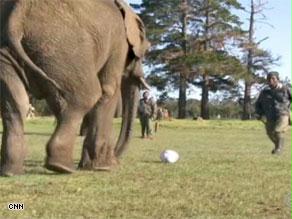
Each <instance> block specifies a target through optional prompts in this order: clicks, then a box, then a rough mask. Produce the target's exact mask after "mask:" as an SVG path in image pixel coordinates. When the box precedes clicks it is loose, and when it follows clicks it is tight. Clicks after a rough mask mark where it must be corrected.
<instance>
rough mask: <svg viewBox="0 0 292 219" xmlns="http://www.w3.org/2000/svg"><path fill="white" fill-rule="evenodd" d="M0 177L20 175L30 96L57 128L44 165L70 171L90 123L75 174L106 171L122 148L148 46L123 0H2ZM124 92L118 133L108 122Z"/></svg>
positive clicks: (138, 21) (138, 22)
mask: <svg viewBox="0 0 292 219" xmlns="http://www.w3.org/2000/svg"><path fill="white" fill-rule="evenodd" d="M0 16H1V17H0V22H1V23H0V28H1V29H0V40H1V41H0V65H1V68H0V83H1V84H0V87H1V94H0V97H1V99H0V102H1V116H2V121H3V135H2V145H1V175H4V176H11V175H17V174H22V173H23V172H24V159H25V155H26V146H25V139H24V127H23V126H24V119H25V115H26V112H27V110H28V107H29V98H28V94H31V95H33V96H34V97H36V98H39V99H45V100H46V101H47V103H48V105H49V107H50V109H51V110H52V112H53V113H54V115H55V117H56V120H57V125H56V128H55V130H54V132H53V134H52V136H51V137H50V140H49V141H48V143H47V145H46V153H47V154H46V159H45V167H46V168H47V169H49V170H53V171H56V172H60V173H72V172H73V171H74V162H73V157H72V156H73V145H74V141H75V139H76V133H77V132H78V128H79V125H80V123H81V121H82V119H83V117H84V116H85V115H87V117H88V118H89V121H90V122H89V124H88V127H87V128H88V131H87V133H86V136H85V139H84V143H83V150H82V155H81V160H80V163H79V168H80V169H89V170H108V169H111V168H113V167H115V166H116V165H117V164H118V163H119V162H118V157H119V156H120V155H121V154H122V153H123V152H124V151H125V149H126V148H127V147H128V143H129V140H130V136H131V130H132V126H133V120H134V118H135V112H136V108H137V102H138V99H139V88H141V86H147V84H146V82H145V80H144V79H143V70H142V59H143V56H144V53H145V51H146V50H147V49H148V48H149V42H148V41H147V39H146V37H145V30H144V25H143V23H142V21H141V19H140V18H139V17H138V16H137V15H136V14H135V13H134V11H133V10H132V9H131V8H130V7H129V6H128V5H127V4H126V3H125V2H123V1H122V0H116V1H114V0H0ZM120 93H121V94H122V99H123V116H122V118H123V119H122V126H121V129H120V135H119V138H118V140H117V142H113V140H112V139H111V135H112V132H113V127H112V121H113V116H114V113H115V109H116V105H117V101H118V97H119V95H120Z"/></svg>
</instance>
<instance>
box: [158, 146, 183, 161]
mask: <svg viewBox="0 0 292 219" xmlns="http://www.w3.org/2000/svg"><path fill="white" fill-rule="evenodd" d="M178 159H179V154H178V153H177V152H176V151H174V150H169V149H167V150H164V151H162V152H161V153H160V160H161V161H162V162H163V163H175V162H177V161H178Z"/></svg>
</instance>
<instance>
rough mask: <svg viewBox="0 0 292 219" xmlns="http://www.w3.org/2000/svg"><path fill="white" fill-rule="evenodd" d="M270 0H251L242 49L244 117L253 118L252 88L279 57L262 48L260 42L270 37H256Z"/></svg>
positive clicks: (261, 79)
mask: <svg viewBox="0 0 292 219" xmlns="http://www.w3.org/2000/svg"><path fill="white" fill-rule="evenodd" d="M267 4H268V1H262V0H250V10H247V12H248V13H249V21H248V23H249V28H248V31H247V34H246V38H245V40H244V42H243V43H242V51H243V53H244V54H245V55H244V60H243V63H244V64H245V65H246V71H247V75H246V77H245V89H244V100H243V114H242V119H243V120H248V119H251V114H252V107H251V89H252V86H253V85H254V84H255V83H258V82H260V81H263V78H262V77H263V76H264V75H265V74H266V73H267V72H268V71H269V68H270V67H271V66H272V65H274V64H276V63H277V61H278V60H279V57H276V58H274V57H273V56H272V54H271V53H270V52H269V51H267V50H264V49H261V48H260V44H261V43H262V42H263V41H264V40H266V39H268V37H265V38H264V39H261V40H259V41H257V40H256V38H255V24H256V21H257V19H260V20H261V22H262V21H265V20H266V17H265V15H264V14H263V12H264V10H265V6H266V5H267Z"/></svg>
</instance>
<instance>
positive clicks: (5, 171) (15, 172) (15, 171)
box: [0, 167, 24, 177]
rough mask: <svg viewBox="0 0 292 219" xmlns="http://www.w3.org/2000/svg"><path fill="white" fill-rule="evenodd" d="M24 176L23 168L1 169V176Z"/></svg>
mask: <svg viewBox="0 0 292 219" xmlns="http://www.w3.org/2000/svg"><path fill="white" fill-rule="evenodd" d="M22 174H24V170H23V167H2V168H1V172H0V175H1V176H7V177H10V176H16V175H22Z"/></svg>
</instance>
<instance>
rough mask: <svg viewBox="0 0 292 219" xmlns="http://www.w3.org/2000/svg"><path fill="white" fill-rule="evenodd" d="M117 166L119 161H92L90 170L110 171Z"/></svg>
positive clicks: (112, 159)
mask: <svg viewBox="0 0 292 219" xmlns="http://www.w3.org/2000/svg"><path fill="white" fill-rule="evenodd" d="M118 165H119V161H118V160H117V159H116V158H111V159H109V160H106V161H103V162H101V161H100V160H94V161H93V162H92V170H94V171H110V170H113V169H115V168H116V167H117V166H118Z"/></svg>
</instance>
